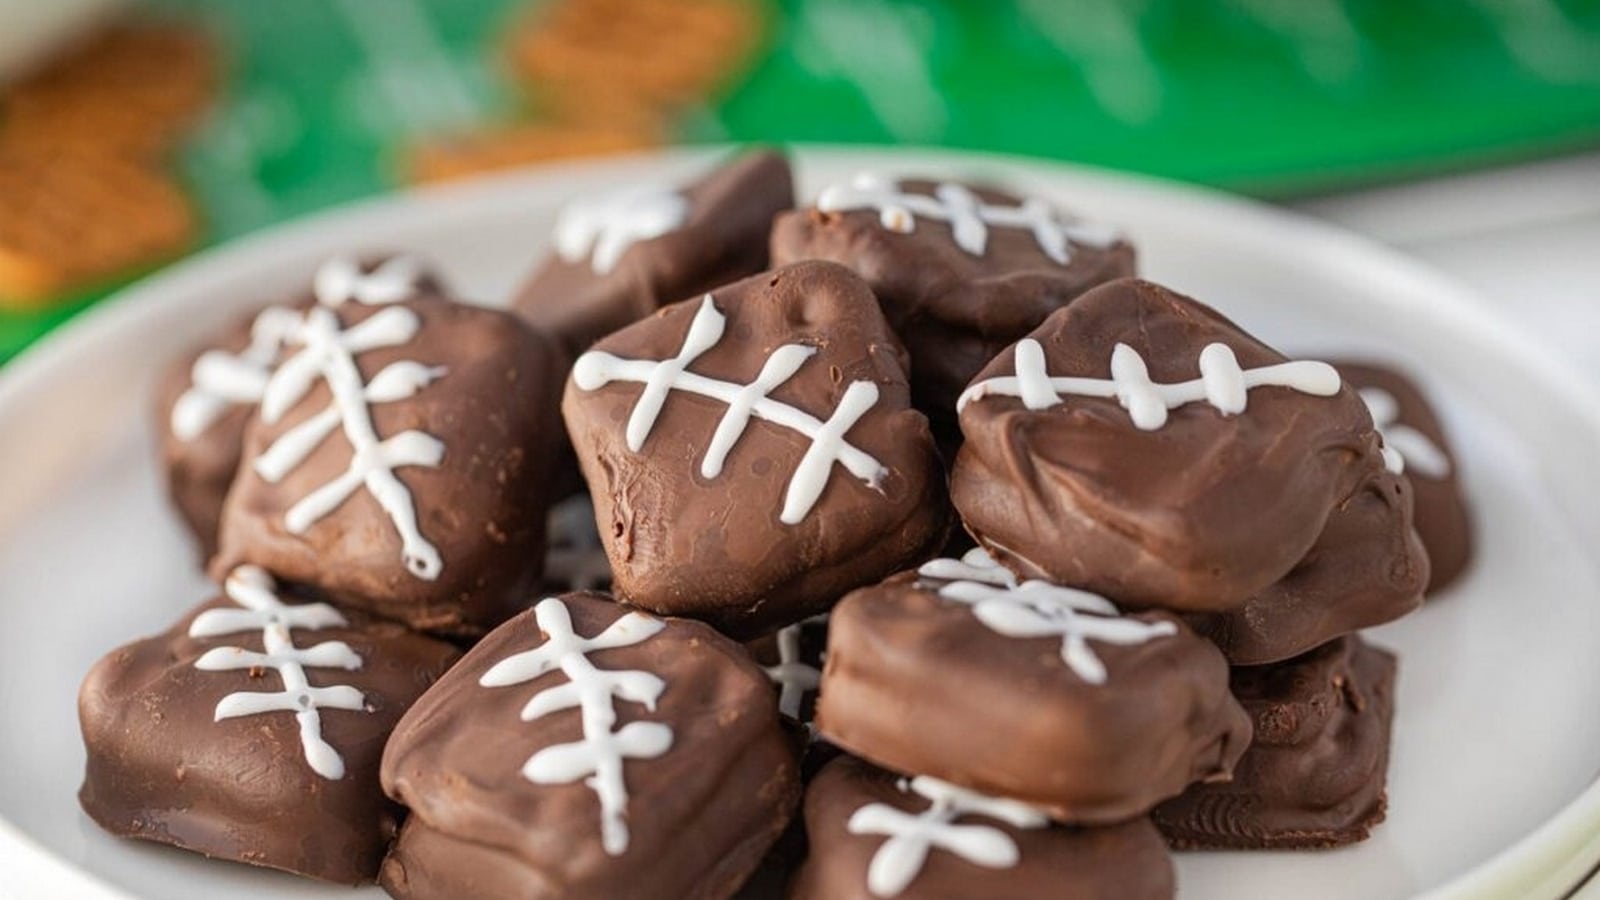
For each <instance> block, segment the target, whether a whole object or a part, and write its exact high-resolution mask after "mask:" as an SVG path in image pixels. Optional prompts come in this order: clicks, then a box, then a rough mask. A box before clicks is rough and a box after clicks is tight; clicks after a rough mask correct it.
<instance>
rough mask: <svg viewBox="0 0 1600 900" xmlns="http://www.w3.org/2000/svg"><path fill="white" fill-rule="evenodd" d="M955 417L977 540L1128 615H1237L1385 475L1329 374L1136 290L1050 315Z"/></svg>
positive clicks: (994, 367)
mask: <svg viewBox="0 0 1600 900" xmlns="http://www.w3.org/2000/svg"><path fill="white" fill-rule="evenodd" d="M960 405H961V429H962V432H963V433H964V434H965V436H966V443H965V444H964V445H963V446H962V448H961V453H960V455H959V456H958V457H957V459H956V464H955V468H954V471H953V473H952V477H951V487H950V489H951V497H952V499H953V500H954V502H955V505H956V508H957V509H958V510H959V511H960V513H961V517H962V520H963V521H964V522H965V524H966V526H967V530H968V531H970V532H971V533H972V534H973V536H974V537H975V538H977V540H978V542H979V543H980V544H982V545H983V546H984V547H986V548H987V549H988V550H989V551H990V552H991V553H992V554H993V555H994V557H995V558H996V559H997V560H999V561H1000V562H1001V563H1002V564H1004V565H1006V566H1008V567H1010V568H1011V569H1013V570H1014V571H1016V572H1017V573H1019V574H1021V575H1024V576H1026V577H1040V578H1046V579H1049V580H1053V581H1056V582H1059V583H1063V584H1071V585H1076V586H1078V587H1082V588H1084V589H1086V590H1091V591H1094V592H1096V593H1100V594H1104V595H1106V596H1108V597H1111V598H1113V599H1115V600H1116V601H1117V602H1119V603H1125V604H1129V605H1132V606H1159V607H1165V608H1169V609H1175V610H1186V611H1212V612H1214V611H1224V610H1228V609H1231V608H1235V607H1238V606H1240V605H1241V604H1243V603H1244V602H1245V601H1247V600H1249V599H1250V598H1251V597H1253V596H1255V595H1256V594H1258V593H1260V592H1261V591H1263V590H1265V589H1266V588H1267V587H1268V586H1270V585H1272V584H1274V583H1275V582H1277V581H1279V580H1280V579H1282V578H1283V577H1284V576H1285V575H1287V574H1289V572H1290V570H1291V569H1293V568H1294V566H1295V565H1296V564H1297V563H1299V562H1300V561H1301V560H1302V559H1304V558H1305V556H1306V554H1307V552H1309V551H1310V550H1311V547H1312V545H1313V544H1314V543H1315V542H1316V540H1317V538H1318V536H1320V535H1321V534H1322V532H1323V530H1324V528H1325V527H1326V525H1327V520H1328V516H1329V514H1330V513H1331V512H1332V511H1333V510H1334V509H1335V508H1336V507H1338V506H1339V505H1340V504H1342V503H1345V502H1346V501H1347V500H1348V499H1349V498H1350V497H1351V496H1352V494H1354V493H1355V491H1356V490H1357V489H1358V488H1359V487H1360V486H1361V485H1363V484H1365V483H1366V482H1367V481H1368V480H1369V479H1370V478H1371V477H1372V475H1373V474H1374V473H1375V472H1377V471H1379V470H1380V469H1381V468H1382V466H1383V459H1382V455H1381V451H1380V445H1379V439H1378V435H1377V433H1376V432H1375V431H1374V430H1373V427H1372V419H1371V417H1370V416H1369V415H1368V414H1367V411H1366V407H1365V406H1364V405H1363V404H1362V402H1361V399H1360V397H1358V396H1357V395H1356V392H1355V390H1354V389H1353V388H1351V387H1348V386H1345V385H1343V384H1342V383H1341V381H1340V378H1339V375H1338V373H1337V372H1336V371H1334V369H1333V367H1332V366H1329V365H1326V364H1324V363H1318V362H1289V361H1288V360H1286V359H1285V358H1284V357H1283V356H1282V355H1280V354H1278V353H1277V352H1276V351H1274V350H1272V349H1271V348H1270V347H1267V346H1266V345H1265V344H1262V343H1261V342H1260V341H1257V340H1255V339H1254V338H1252V337H1250V336H1249V335H1247V334H1245V333H1244V332H1243V331H1241V330H1240V329H1239V328H1238V327H1237V326H1236V325H1234V324H1233V323H1232V322H1230V321H1228V320H1227V319H1225V318H1223V317H1222V316H1221V315H1219V314H1218V313H1216V312H1215V311H1213V310H1211V309H1210V308H1209V307H1206V306H1204V305H1202V304H1200V303H1198V302H1196V301H1194V300H1192V299H1189V298H1187V297H1184V296H1182V295H1179V294H1177V293H1174V292H1172V291H1170V290H1167V289H1166V288H1163V287H1160V286H1159V285H1155V284H1151V283H1150V282H1147V281H1140V280H1136V279H1125V280H1122V281H1117V282H1113V283H1111V284H1108V285H1104V286H1102V287H1099V288H1096V289H1094V290H1092V291H1090V292H1089V293H1087V294H1084V295H1083V296H1082V297H1081V298H1079V299H1078V300H1077V301H1076V302H1074V303H1073V304H1072V305H1071V306H1069V307H1067V308H1066V309H1063V310H1061V311H1059V312H1057V313H1055V314H1053V315H1051V317H1050V318H1049V319H1048V320H1047V321H1046V322H1045V323H1044V325H1042V326H1040V327H1039V328H1038V329H1037V330H1036V331H1034V332H1033V333H1032V334H1031V335H1030V336H1029V337H1027V338H1025V339H1024V340H1022V341H1019V342H1018V343H1017V345H1016V346H1014V347H1012V348H1010V349H1008V350H1006V351H1005V352H1003V353H1001V354H1000V355H999V356H998V357H996V358H995V360H994V361H993V362H992V363H990V364H989V365H988V366H987V367H986V368H985V369H984V370H983V372H982V373H980V374H979V376H978V377H977V379H976V380H974V381H973V383H972V384H971V386H969V387H968V389H967V390H966V392H965V393H963V395H962V400H961V404H960Z"/></svg>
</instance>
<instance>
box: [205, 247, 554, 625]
mask: <svg viewBox="0 0 1600 900" xmlns="http://www.w3.org/2000/svg"><path fill="white" fill-rule="evenodd" d="M370 281H371V279H367V280H363V279H362V278H361V277H359V276H358V277H353V278H352V279H349V280H347V281H345V282H334V283H324V282H323V280H322V276H320V275H319V284H318V292H317V293H318V297H319V302H318V303H316V304H314V305H313V306H312V307H311V308H310V309H309V310H308V311H307V312H306V313H305V314H304V315H295V314H289V315H288V317H287V319H286V320H285V321H284V322H283V323H282V324H281V325H280V326H279V327H280V328H281V329H282V333H283V340H284V343H285V346H286V350H285V353H284V356H285V358H284V360H283V361H282V362H281V363H280V364H278V365H277V366H276V367H275V368H273V369H272V371H271V373H270V376H267V375H266V374H265V373H257V375H256V379H257V383H256V391H257V396H260V397H262V401H261V404H260V407H259V409H258V412H257V414H256V415H255V416H254V417H253V418H252V419H251V421H250V423H249V427H248V429H247V431H246V433H245V439H244V450H243V458H242V461H241V464H240V468H239V473H238V477H237V479H236V480H235V482H234V485H233V487H232V489H231V490H230V491H229V494H228V498H227V501H226V503H225V504H224V507H223V514H222V533H221V542H220V550H219V552H218V554H217V557H216V559H215V560H213V562H212V572H213V574H214V575H217V576H220V575H222V574H224V573H226V572H228V571H230V570H231V569H232V568H233V567H234V566H237V565H240V564H243V563H252V564H256V565H260V566H262V567H263V568H266V569H268V570H269V571H271V572H273V573H275V574H277V575H278V576H279V577H281V578H283V579H285V580H286V581H290V582H293V583H297V584H303V585H308V586H310V587H313V588H315V589H316V590H317V591H319V592H320V593H322V594H324V595H326V596H328V597H330V598H332V599H333V600H334V601H335V602H338V603H340V604H342V605H346V606H352V607H359V608H362V609H367V610H370V611H372V612H376V613H378V614H380V615H383V616H386V617H388V618H393V619H398V620H400V621H403V622H405V623H406V624H408V625H410V626H412V627H414V628H419V629H423V630H427V631H434V632H438V633H442V634H450V635H462V636H472V635H476V634H481V633H482V632H483V631H485V630H487V629H488V628H490V627H493V626H494V625H495V624H497V623H499V622H501V621H503V620H504V619H505V618H507V617H508V616H510V615H512V614H514V613H515V612H517V611H518V610H520V609H522V608H524V607H525V605H526V602H527V598H528V594H529V593H530V592H531V591H532V590H533V589H534V588H535V587H536V586H537V584H538V578H539V574H540V569H541V567H542V566H543V560H544V548H545V516H546V510H547V507H548V505H549V503H550V501H551V496H550V492H551V485H552V483H553V478H552V475H551V473H552V471H553V470H554V469H555V468H556V467H557V460H558V458H559V454H560V452H561V447H562V446H563V441H562V435H561V429H560V423H559V420H558V419H557V418H556V416H557V407H556V397H557V392H558V391H559V389H560V383H561V378H562V373H563V372H564V371H565V369H566V358H565V355H564V354H563V353H562V351H561V349H560V348H559V347H558V346H557V345H556V344H555V343H554V341H553V340H552V339H550V338H547V337H545V336H543V335H540V334H538V333H537V332H534V331H532V330H531V329H528V328H526V327H525V326H523V325H522V324H521V323H520V322H518V321H517V320H516V319H515V318H513V317H512V316H511V315H510V314H508V313H504V312H500V311H497V310H489V309H483V308H479V307H474V306H468V305H465V304H461V303H456V302H454V301H451V300H449V299H447V298H445V297H442V296H440V295H438V294H437V293H433V292H430V291H427V290H420V291H413V290H410V289H405V288H401V287H395V288H394V289H393V290H387V289H386V290H384V291H381V292H378V293H377V294H376V295H374V296H366V295H364V294H363V291H364V290H375V289H372V288H371V287H370Z"/></svg>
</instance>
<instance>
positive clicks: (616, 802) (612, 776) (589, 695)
mask: <svg viewBox="0 0 1600 900" xmlns="http://www.w3.org/2000/svg"><path fill="white" fill-rule="evenodd" d="M534 618H535V620H536V621H537V622H538V623H539V630H540V631H541V632H542V633H543V634H544V636H545V640H544V643H542V644H540V645H539V646H538V647H535V648H534V649H532V650H526V651H523V652H522V653H517V654H514V655H512V656H508V657H506V658H505V659H502V660H501V661H499V662H497V663H495V664H494V665H493V666H492V667H490V669H489V670H488V671H487V672H484V673H483V676H482V677H481V678H479V679H478V683H479V684H480V685H482V686H484V687H491V688H492V687H505V686H508V685H515V684H522V683H524V682H528V681H533V680H535V679H537V678H539V677H540V676H542V675H545V674H546V673H549V672H552V671H555V670H557V669H559V670H561V673H562V674H564V675H565V676H566V677H567V681H566V682H565V683H564V684H559V685H556V686H554V687H547V688H545V689H544V690H541V691H539V692H538V693H536V694H534V695H533V697H532V698H531V699H529V700H528V703H527V705H526V706H524V707H523V708H522V720H523V721H524V722H531V721H533V720H535V719H538V718H540V717H542V716H546V715H549V714H550V713H554V712H560V711H562V710H567V709H577V710H579V711H580V714H581V721H582V726H583V739H582V740H579V741H575V742H573V743H570V744H555V745H552V746H549V747H545V748H543V749H542V750H539V751H538V752H537V753H535V754H533V756H531V757H529V759H528V761H527V762H526V763H525V764H524V765H523V767H522V775H523V777H524V778H527V779H528V780H529V781H531V782H533V783H534V784H568V783H570V782H573V781H577V780H578V779H580V778H582V779H585V781H584V784H586V785H587V786H588V787H589V789H590V790H592V791H594V792H595V795H596V797H597V798H598V799H599V801H600V843H601V846H602V847H603V848H604V849H605V852H606V853H607V854H609V855H611V856H620V855H622V854H623V852H625V851H626V850H627V849H628V824H627V809H628V790H627V783H626V781H625V780H624V779H623V766H622V764H623V762H624V760H629V759H655V758H656V757H659V756H661V755H662V754H663V753H666V752H667V751H668V750H669V749H671V747H672V729H671V728H670V727H668V726H667V725H665V724H662V723H660V722H629V723H628V724H627V725H624V726H623V727H622V728H620V729H618V728H616V724H617V710H616V704H615V702H614V701H615V700H627V701H629V702H631V703H638V704H642V705H643V706H644V707H645V708H646V709H649V710H651V711H654V710H655V708H656V701H657V700H658V699H659V698H660V697H661V694H662V692H663V691H665V690H666V688H667V683H666V682H665V681H663V680H662V679H661V677H660V676H658V675H656V674H654V673H652V672H642V671H621V670H617V671H613V670H607V669H599V668H596V667H595V665H594V663H593V662H591V661H590V660H589V657H588V654H589V653H591V652H593V651H595V650H609V649H612V648H616V647H630V646H633V645H634V644H638V643H641V642H643V641H645V640H647V639H649V638H650V637H653V636H654V635H656V634H657V633H659V632H660V631H661V629H663V628H665V627H666V625H665V624H664V623H663V622H662V621H661V620H660V619H655V618H651V617H650V616H646V615H643V614H641V613H636V612H630V613H628V614H626V615H624V616H623V617H622V618H620V619H617V620H616V621H615V622H612V623H611V624H610V625H609V626H607V627H606V630H605V631H603V632H601V633H600V634H599V635H597V636H595V637H592V638H585V637H579V636H578V635H577V633H576V632H575V631H573V628H572V614H571V613H570V612H569V611H568V610H567V606H566V604H565V603H563V602H561V601H560V600H559V599H557V598H555V597H547V598H545V599H543V600H541V601H539V605H538V606H536V607H534Z"/></svg>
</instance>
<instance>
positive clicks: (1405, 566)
mask: <svg viewBox="0 0 1600 900" xmlns="http://www.w3.org/2000/svg"><path fill="white" fill-rule="evenodd" d="M1412 498H1413V491H1412V488H1411V484H1410V483H1409V482H1408V481H1407V480H1406V478H1405V477H1404V476H1399V475H1394V474H1391V473H1390V472H1388V471H1379V472H1377V473H1374V474H1373V475H1372V476H1371V478H1370V479H1369V480H1368V481H1367V482H1366V483H1365V484H1363V485H1362V486H1361V487H1360V489H1358V490H1357V491H1356V492H1355V493H1354V494H1352V495H1351V496H1350V497H1349V498H1347V499H1346V500H1345V501H1344V502H1343V503H1341V504H1340V505H1339V506H1338V508H1336V509H1335V510H1334V511H1333V514H1332V515H1330V516H1328V524H1327V526H1326V527H1325V528H1323V530H1322V535H1321V536H1320V537H1318V538H1317V542H1316V543H1315V544H1313V545H1312V546H1311V550H1310V552H1308V553H1307V554H1306V556H1305V558H1304V559H1302V560H1300V562H1298V563H1296V564H1295V567H1294V568H1293V569H1291V570H1290V572H1289V574H1288V575H1285V576H1284V577H1283V578H1282V579H1280V580H1279V581H1278V582H1277V583H1276V584H1273V585H1272V586H1271V587H1268V588H1267V589H1266V590H1264V591H1262V592H1261V593H1259V594H1257V595H1255V596H1254V597H1251V598H1250V599H1249V600H1248V601H1246V602H1245V604H1244V605H1243V606H1241V607H1239V608H1238V609H1234V610H1229V611H1227V612H1222V613H1197V614H1193V615H1190V616H1188V617H1187V618H1188V620H1189V624H1190V625H1193V626H1194V628H1195V630H1196V631H1198V632H1200V633H1201V634H1203V635H1205V636H1206V637H1208V638H1210V639H1211V640H1212V641H1214V642H1215V643H1216V644H1217V646H1219V647H1221V648H1222V652H1223V655H1225V656H1227V658H1228V662H1229V663H1230V664H1231V665H1235V666H1256V665H1262V664H1265V663H1275V662H1282V661H1283V660H1286V659H1289V658H1291V657H1295V656H1299V655H1300V654H1302V653H1305V652H1306V651H1308V650H1311V649H1313V648H1315V647H1319V646H1321V645H1323V644H1325V643H1327V642H1328V641H1331V640H1333V639H1334V638H1337V637H1339V636H1341V635H1345V634H1349V633H1351V632H1354V631H1357V630H1359V629H1362V628H1370V627H1373V626H1376V625H1382V624H1383V623H1385V622H1391V621H1394V620H1395V619H1398V618H1400V617H1401V616H1405V615H1408V614H1409V613H1412V612H1414V611H1415V610H1416V609H1417V608H1418V607H1420V606H1421V605H1422V589H1423V586H1424V585H1426V584H1427V583H1428V571H1429V569H1428V553H1427V551H1426V550H1425V549H1423V546H1422V541H1421V540H1420V539H1419V538H1418V537H1417V532H1416V530H1415V529H1413V528H1412V527H1411V521H1412V520H1411V505H1412Z"/></svg>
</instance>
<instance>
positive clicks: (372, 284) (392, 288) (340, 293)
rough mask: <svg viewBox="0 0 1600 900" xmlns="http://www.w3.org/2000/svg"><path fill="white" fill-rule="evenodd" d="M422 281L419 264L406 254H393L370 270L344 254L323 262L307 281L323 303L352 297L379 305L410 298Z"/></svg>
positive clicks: (333, 303)
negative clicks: (365, 270)
mask: <svg viewBox="0 0 1600 900" xmlns="http://www.w3.org/2000/svg"><path fill="white" fill-rule="evenodd" d="M421 283H422V264H421V263H419V262H418V261H417V260H416V259H415V258H413V257H410V256H394V257H390V258H389V259H386V260H384V261H383V262H381V263H379V264H378V266H377V268H375V269H373V270H372V271H371V272H362V271H361V266H360V265H358V264H357V263H356V261H355V260H353V259H351V258H349V257H347V256H336V257H334V258H333V259H330V260H328V261H327V262H325V263H323V264H322V266H321V268H319V269H317V274H316V275H315V276H313V278H312V281H311V291H312V293H314V294H315V295H316V297H317V302H318V303H321V304H322V305H323V306H338V305H340V304H342V303H346V302H348V301H351V300H354V301H355V302H357V303H360V304H363V305H365V306H383V305H385V304H389V303H399V302H400V301H402V300H407V299H410V298H411V297H413V296H415V295H416V293H417V287H418V285H420V284H421Z"/></svg>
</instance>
